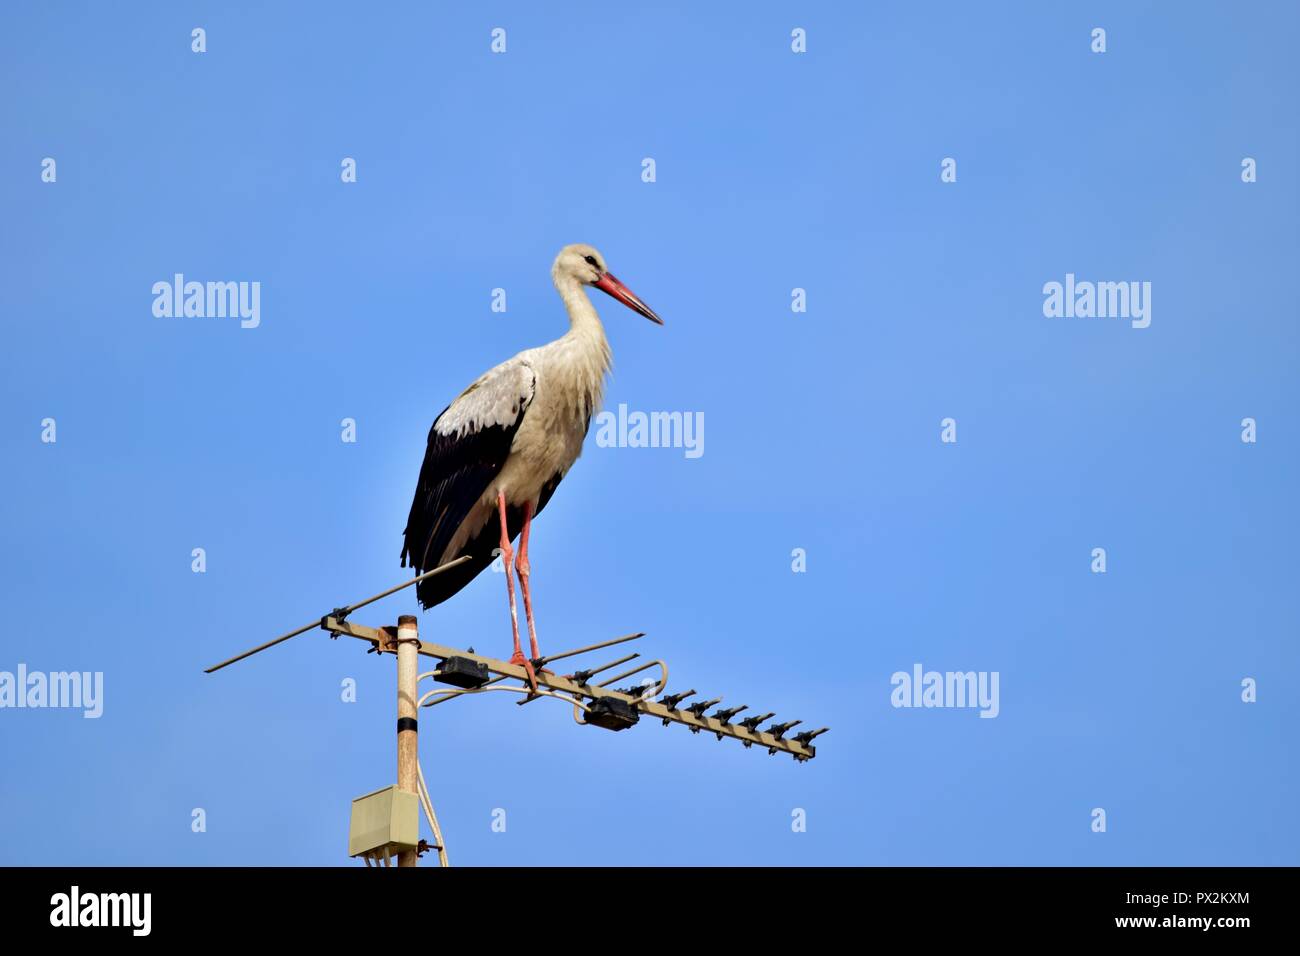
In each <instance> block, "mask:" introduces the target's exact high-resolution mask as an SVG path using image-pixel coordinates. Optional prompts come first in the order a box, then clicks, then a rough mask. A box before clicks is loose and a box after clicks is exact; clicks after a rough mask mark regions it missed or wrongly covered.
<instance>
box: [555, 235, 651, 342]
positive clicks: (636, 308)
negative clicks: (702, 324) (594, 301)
mask: <svg viewBox="0 0 1300 956" xmlns="http://www.w3.org/2000/svg"><path fill="white" fill-rule="evenodd" d="M551 278H552V279H554V280H555V284H556V286H557V287H558V286H561V285H562V284H564V283H565V282H571V281H575V280H576V281H578V282H581V283H582V284H583V285H590V286H595V287H596V288H597V289H599V290H600V291H601V292H604V293H606V294H607V295H610V296H613V297H614V298H615V299H618V301H619V302H622V303H623V304H624V305H625V306H627V307H628V308H629V309H631V310H632V311H633V312H640V313H641V314H642V315H644V316H645V317H646V318H647V319H649V320H650V321H651V322H655V323H657V324H659V325H663V324H664V320H663V319H661V318H659V316H657V315H655V312H654V309H652V308H650V306H648V305H646V304H645V303H644V302H642V301H641V299H640V298H638V297H637V295H636V294H635V293H634V292H633V291H632V290H631V289H629V288H628V287H627V286H625V285H624V284H623V283H621V282H619V281H618V279H616V278H614V274H613V273H611V272H610V271H609V269H608V268H606V266H605V257H604V256H602V255H601V254H600V253H599V252H597V251H596V249H595V248H594V247H593V246H589V245H587V244H586V243H585V242H575V243H574V244H573V245H571V246H565V247H564V248H563V249H561V250H560V254H559V255H558V256H556V257H555V265H553V266H552V267H551Z"/></svg>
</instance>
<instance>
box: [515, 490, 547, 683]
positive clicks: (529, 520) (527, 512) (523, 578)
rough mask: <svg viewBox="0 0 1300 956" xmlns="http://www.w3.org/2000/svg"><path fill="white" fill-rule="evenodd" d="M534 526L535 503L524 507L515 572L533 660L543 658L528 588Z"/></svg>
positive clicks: (531, 597)
mask: <svg viewBox="0 0 1300 956" xmlns="http://www.w3.org/2000/svg"><path fill="white" fill-rule="evenodd" d="M532 526H533V503H532V502H531V501H530V502H528V503H527V504H525V505H524V530H523V531H522V532H520V534H519V557H517V558H516V559H515V571H516V572H518V574H519V589H520V590H521V591H523V592H524V617H525V618H526V619H527V621H528V642H529V647H530V649H531V650H532V652H533V660H537V658H539V657H541V656H542V652H541V650H540V649H539V648H538V647H537V626H536V625H535V624H534V623H533V594H532V589H531V588H529V586H528V577H529V575H530V573H531V571H530V569H529V567H528V532H529V530H530V529H531V528H532Z"/></svg>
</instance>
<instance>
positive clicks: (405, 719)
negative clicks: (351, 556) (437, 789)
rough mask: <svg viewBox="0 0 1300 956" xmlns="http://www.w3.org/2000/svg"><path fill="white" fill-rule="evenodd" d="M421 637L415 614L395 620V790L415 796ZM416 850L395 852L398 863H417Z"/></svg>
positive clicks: (417, 792) (401, 864)
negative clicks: (417, 701)
mask: <svg viewBox="0 0 1300 956" xmlns="http://www.w3.org/2000/svg"><path fill="white" fill-rule="evenodd" d="M419 646H420V636H419V629H418V626H417V622H416V618H415V615H414V614H403V615H402V616H401V617H399V618H398V619H397V789H399V790H405V791H406V792H407V793H413V794H416V795H417V796H418V794H419V792H420V782H419V781H420V749H419V734H418V731H417V727H418V724H417V721H416V714H417V711H416V706H415V705H416V697H417V688H416V683H417V677H418V674H419V660H420V658H419ZM418 861H419V856H418V855H417V853H416V851H415V850H404V851H403V852H402V853H401V854H399V855H398V858H397V865H398V866H416V865H417V863H418Z"/></svg>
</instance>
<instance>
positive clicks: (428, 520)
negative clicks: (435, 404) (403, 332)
mask: <svg viewBox="0 0 1300 956" xmlns="http://www.w3.org/2000/svg"><path fill="white" fill-rule="evenodd" d="M470 391H473V387H471V389H470ZM530 392H531V390H530ZM467 394H468V393H467ZM531 400H532V395H531V393H530V394H528V395H525V396H520V397H519V399H518V400H517V401H516V403H515V405H514V406H513V407H512V409H511V410H512V411H516V412H517V414H516V415H515V418H514V420H513V421H508V422H506V423H505V424H488V425H479V424H477V423H473V422H471V423H470V425H469V427H467V428H466V429H464V430H463V431H459V432H457V433H453V434H444V433H442V432H440V431H439V430H438V425H439V423H440V422H441V421H442V420H443V417H444V416H445V415H446V414H447V413H448V412H449V411H450V410H451V409H452V407H453V406H454V405H455V402H453V403H452V405H448V406H447V408H445V409H443V411H442V414H440V415H439V416H438V418H437V419H435V420H434V423H433V427H432V428H430V429H429V440H428V445H427V447H426V449H425V453H424V463H423V464H422V465H421V466H420V478H419V481H418V482H417V483H416V487H415V497H414V499H413V500H412V501H411V512H410V515H409V516H408V517H407V520H406V528H405V530H404V531H403V535H404V536H405V542H404V544H403V547H402V566H403V567H405V566H407V565H408V564H409V565H410V566H411V567H413V568H414V569H415V572H416V574H423V573H424V572H425V571H430V570H432V569H433V568H435V567H437V566H438V564H440V563H442V558H443V553H444V552H445V551H446V549H447V547H448V545H449V544H450V543H451V539H452V537H453V536H454V535H455V534H456V530H457V529H458V528H459V527H460V525H461V523H462V522H463V521H464V520H465V518H466V517H467V516H468V515H469V513H470V511H471V509H473V507H474V505H475V503H477V502H478V500H479V499H480V498H481V497H482V496H483V493H484V492H485V491H487V489H488V487H489V486H490V485H491V483H492V479H494V478H495V477H496V476H497V475H498V474H500V472H501V469H502V467H504V465H505V462H506V458H507V457H508V456H509V454H510V446H511V444H512V443H513V442H514V438H515V433H516V432H517V431H518V430H519V425H520V423H521V422H522V421H523V419H524V414H525V413H526V412H527V410H528V402H530V401H531ZM539 510H540V509H539ZM508 520H509V524H510V526H511V529H512V534H511V537H514V535H516V534H518V531H519V528H520V527H521V526H522V524H523V512H522V511H519V515H518V517H517V518H516V516H514V515H509V516H508ZM488 524H489V525H490V526H491V536H489V535H488V533H487V532H488V530H489V529H488V528H486V527H485V528H484V529H483V530H482V531H480V533H479V534H478V535H477V536H476V537H475V538H474V539H473V540H472V541H470V542H467V543H466V546H465V547H464V548H463V549H462V550H461V552H460V553H461V554H469V555H471V557H473V559H474V560H472V561H469V562H467V563H466V564H464V565H461V566H460V567H458V568H455V569H453V570H451V571H447V572H445V573H443V574H440V575H438V576H436V577H433V578H430V579H429V580H427V581H421V582H420V583H419V584H417V585H416V586H415V590H416V595H417V597H418V598H419V600H420V605H421V606H422V607H425V608H430V607H433V606H434V605H436V604H440V603H442V602H443V601H445V600H447V598H449V597H451V596H452V595H453V594H455V593H456V592H457V591H459V590H460V589H461V588H463V587H464V586H465V585H466V584H468V583H469V582H470V581H472V580H473V579H474V578H475V577H476V576H477V575H478V573H479V572H480V571H482V570H483V568H484V567H486V566H487V565H488V564H489V563H491V561H492V548H493V547H494V546H495V544H496V542H497V541H499V540H500V522H499V521H498V520H497V519H496V518H495V516H494V517H493V519H492V521H490V522H489V523H488ZM453 557H456V555H448V556H447V559H448V560H450V559H451V558H453Z"/></svg>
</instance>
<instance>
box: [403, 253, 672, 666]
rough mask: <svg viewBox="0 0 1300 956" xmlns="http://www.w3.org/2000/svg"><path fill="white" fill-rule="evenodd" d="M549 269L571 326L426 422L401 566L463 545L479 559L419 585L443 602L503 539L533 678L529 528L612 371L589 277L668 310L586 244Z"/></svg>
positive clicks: (430, 602)
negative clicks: (640, 293) (520, 602)
mask: <svg viewBox="0 0 1300 956" xmlns="http://www.w3.org/2000/svg"><path fill="white" fill-rule="evenodd" d="M551 279H552V281H554V283H555V288H556V289H557V290H558V291H559V293H560V298H561V299H562V300H564V307H565V309H567V310H568V313H569V331H568V332H566V333H565V334H564V335H562V336H561V337H560V338H558V339H556V340H555V341H554V342H551V343H550V344H549V345H543V346H541V347H540V348H535V349H528V350H526V351H523V352H520V353H519V354H518V355H516V356H515V357H514V358H512V359H509V360H507V361H505V362H502V363H501V364H500V365H498V366H497V367H496V368H494V369H492V370H491V371H489V372H487V373H486V374H484V375H483V376H481V377H480V378H479V379H478V380H477V381H475V382H474V383H473V384H472V385H470V387H469V388H467V389H465V391H463V392H461V393H460V395H459V396H458V397H457V398H456V400H455V401H453V402H452V403H451V404H450V405H448V406H447V407H446V408H445V409H443V412H442V414H441V415H439V416H438V417H437V419H436V420H435V421H434V423H433V427H432V428H431V429H430V430H429V444H428V448H427V450H426V451H425V453H424V464H423V465H422V466H421V468H420V480H419V483H418V484H417V485H416V488H415V500H414V501H412V502H411V514H410V517H409V518H407V522H406V530H405V531H404V532H403V533H404V534H405V536H406V543H405V546H404V547H403V548H402V566H403V567H405V566H406V565H407V564H408V563H409V564H410V565H411V566H412V567H413V568H415V571H416V574H422V573H423V572H425V571H427V570H430V569H432V568H435V567H437V566H439V565H441V564H445V563H446V562H448V561H452V560H455V559H456V558H458V557H460V556H461V555H466V554H467V555H470V557H471V558H472V560H470V561H467V562H465V563H464V564H462V565H459V566H458V567H456V568H453V569H451V570H449V571H447V572H445V573H443V574H439V575H435V576H434V577H432V578H429V579H428V580H425V581H421V582H420V583H419V584H417V585H416V595H417V596H418V597H419V600H420V605H421V606H422V607H424V608H431V607H433V606H434V605H436V604H441V603H442V602H443V601H445V600H447V599H448V598H449V597H451V596H452V595H453V594H455V593H456V592H458V591H459V590H460V589H461V588H463V587H464V586H465V585H466V584H468V583H469V582H470V581H472V580H473V579H474V578H475V577H476V576H477V575H478V573H479V572H480V571H482V570H483V569H484V568H485V567H487V566H488V565H489V564H491V563H492V558H493V549H495V548H500V552H501V560H502V562H503V563H504V565H505V571H506V591H507V593H508V594H509V597H510V629H511V631H512V632H513V635H514V641H515V646H514V656H513V657H511V658H510V661H511V663H513V664H519V665H522V666H523V667H524V669H525V671H526V672H527V674H528V677H529V682H530V684H532V686H533V688H534V689H536V677H535V674H534V671H533V661H536V660H538V659H539V658H540V657H541V656H542V655H541V651H540V650H539V649H538V646H537V628H536V626H535V625H534V623H533V600H532V593H531V591H530V589H529V586H528V578H529V567H528V531H529V527H530V525H531V524H532V519H533V516H534V515H536V514H540V513H541V511H542V509H543V508H545V507H546V503H547V502H548V501H549V500H550V498H551V495H552V494H553V493H554V492H555V488H556V486H557V485H558V484H559V483H560V479H562V478H563V477H564V475H565V473H567V472H568V470H569V468H570V467H572V465H573V463H574V462H575V461H577V460H578V456H579V455H580V454H582V442H583V439H584V438H585V437H586V435H587V428H588V426H589V425H590V424H591V416H592V414H593V413H594V412H595V410H596V409H597V408H598V407H599V406H600V403H601V398H602V395H603V394H604V391H605V376H606V374H607V373H608V372H609V366H610V359H611V357H610V351H609V343H608V342H606V341H605V329H604V327H603V326H601V324H600V317H599V316H598V315H596V309H595V307H594V306H592V304H591V300H590V299H588V298H587V291H586V289H585V288H584V286H588V285H590V286H595V287H596V288H597V289H600V290H601V291H602V292H605V293H607V294H609V295H611V296H613V297H614V298H615V299H617V300H618V301H620V302H622V303H623V304H624V305H626V306H628V307H629V308H631V309H633V310H634V311H636V312H640V313H641V314H642V315H644V316H645V317H646V318H647V319H649V320H650V321H651V322H655V323H658V324H659V325H663V320H662V319H661V318H659V316H657V315H655V313H654V311H653V310H652V309H651V308H650V307H649V306H648V305H646V304H645V303H644V302H642V301H641V300H640V299H639V298H637V296H636V295H634V294H633V293H632V291H631V290H630V289H628V288H627V286H625V285H623V283H621V282H619V281H618V279H616V278H614V276H613V275H612V274H611V273H610V272H609V271H608V270H607V269H606V268H605V259H604V257H603V256H601V254H600V253H599V252H597V251H596V250H595V249H593V248H592V247H591V246H588V245H584V244H581V243H578V244H576V245H571V246H565V247H564V248H563V249H561V250H560V254H559V255H558V256H556V257H555V264H554V265H553V266H552V267H551ZM517 536H518V537H519V553H518V557H517V558H515V559H514V560H515V571H516V572H517V573H518V575H519V586H520V589H521V590H522V591H523V596H524V614H525V616H526V617H527V619H528V639H529V642H530V649H531V651H532V655H531V659H530V658H527V657H524V654H523V650H522V648H521V647H520V645H519V616H518V613H517V612H516V610H515V585H514V579H513V578H512V577H511V575H510V563H511V559H512V558H514V551H513V549H512V548H511V546H510V542H511V541H512V540H514V539H515V537H517Z"/></svg>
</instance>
